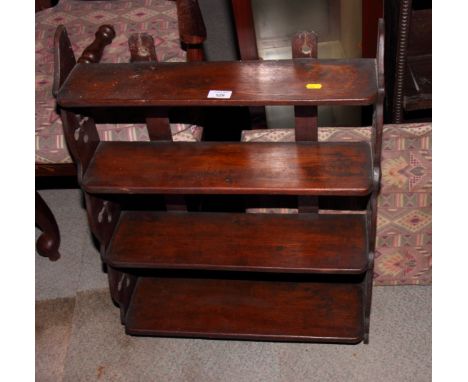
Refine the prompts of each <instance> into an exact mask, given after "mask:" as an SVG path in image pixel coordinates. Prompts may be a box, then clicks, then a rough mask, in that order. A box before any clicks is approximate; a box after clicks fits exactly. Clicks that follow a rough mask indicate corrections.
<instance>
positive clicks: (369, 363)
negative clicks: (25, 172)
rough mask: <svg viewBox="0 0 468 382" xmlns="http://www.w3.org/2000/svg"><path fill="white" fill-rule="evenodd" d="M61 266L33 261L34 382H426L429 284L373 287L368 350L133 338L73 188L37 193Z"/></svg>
mask: <svg viewBox="0 0 468 382" xmlns="http://www.w3.org/2000/svg"><path fill="white" fill-rule="evenodd" d="M41 195H42V196H43V197H44V199H45V200H46V201H47V202H48V203H50V206H51V208H52V210H53V211H54V213H55V214H56V217H57V220H58V223H59V226H60V227H61V229H62V231H61V233H62V245H61V252H62V259H60V260H59V261H58V262H55V263H52V262H49V261H48V260H47V259H44V258H40V257H39V256H37V255H36V379H37V381H228V382H229V381H242V382H243V381H278V382H280V381H281V382H283V381H284V382H290V381H325V382H326V381H350V382H352V381H392V382H399V381H411V382H419V381H421V382H426V381H430V380H431V287H428V286H406V287H405V286H402V287H376V288H375V289H374V297H373V311H372V317H371V333H370V335H371V337H370V344H369V345H362V344H361V345H356V346H344V345H323V344H322V345H321V344H297V343H272V342H253V341H221V340H216V341H214V340H213V341H212V340H193V339H172V338H143V337H130V336H127V335H125V334H124V329H123V327H122V325H121V324H120V320H119V310H118V308H116V307H115V306H114V305H113V304H112V302H111V300H110V297H109V293H108V291H107V289H106V288H107V279H106V275H105V274H104V273H103V272H102V269H101V265H100V261H99V254H98V252H97V250H96V249H95V248H94V246H93V244H92V240H91V238H90V233H89V230H88V228H87V221H86V214H85V211H84V210H83V208H82V204H81V196H80V193H79V191H78V190H53V191H52V190H51V191H43V192H41Z"/></svg>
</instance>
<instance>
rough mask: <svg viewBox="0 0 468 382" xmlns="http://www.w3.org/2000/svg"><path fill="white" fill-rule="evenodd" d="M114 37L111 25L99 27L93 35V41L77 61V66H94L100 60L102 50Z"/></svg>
mask: <svg viewBox="0 0 468 382" xmlns="http://www.w3.org/2000/svg"><path fill="white" fill-rule="evenodd" d="M114 37H115V30H114V27H113V26H112V25H101V26H100V27H99V29H98V30H97V32H96V34H95V39H94V41H93V42H92V43H91V45H89V46H88V47H87V48H86V49H85V50H84V51H83V54H82V55H81V57H80V58H79V59H78V63H79V64H96V63H98V62H99V61H100V60H101V57H102V54H103V53H104V48H105V47H106V46H107V45H109V44H110V43H111V42H112V40H113V39H114Z"/></svg>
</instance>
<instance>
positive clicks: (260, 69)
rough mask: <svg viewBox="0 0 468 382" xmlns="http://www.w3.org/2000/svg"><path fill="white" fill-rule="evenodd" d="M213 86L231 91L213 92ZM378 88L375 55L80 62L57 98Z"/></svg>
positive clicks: (245, 102)
mask: <svg viewBox="0 0 468 382" xmlns="http://www.w3.org/2000/svg"><path fill="white" fill-rule="evenodd" d="M309 84H313V85H312V87H308V85H309ZM316 85H320V87H317V86H316ZM210 90H216V91H230V92H232V94H231V95H230V96H229V97H227V98H226V97H224V98H208V93H209V91H210ZM376 94H377V80H376V63H375V59H364V58H359V59H347V60H332V59H328V60H318V59H297V60H275V61H233V62H192V63H157V64H156V63H132V64H93V65H87V64H78V65H76V66H75V68H74V69H73V70H72V72H71V73H70V75H69V77H68V78H67V79H66V81H65V82H64V84H63V85H62V87H61V89H60V91H59V94H58V96H57V102H58V104H59V105H60V106H62V107H100V106H105V107H113V106H152V107H154V106H203V105H207V106H215V105H218V106H220V105H224V106H256V105H260V106H264V105H323V104H330V105H340V104H343V105H344V104H346V105H370V104H372V103H373V102H374V101H375V100H376Z"/></svg>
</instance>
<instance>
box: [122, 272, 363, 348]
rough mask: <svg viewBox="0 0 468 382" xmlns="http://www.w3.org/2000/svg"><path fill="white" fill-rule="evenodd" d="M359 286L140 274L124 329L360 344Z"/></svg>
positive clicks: (361, 322) (169, 334)
mask: <svg viewBox="0 0 468 382" xmlns="http://www.w3.org/2000/svg"><path fill="white" fill-rule="evenodd" d="M362 291H363V290H362V284H360V283H325V282H307V281H302V282H300V281H299V282H298V281H295V282H293V281H258V280H235V279H227V280H222V279H203V278H164V277H153V278H151V277H142V278H139V280H138V281H137V285H136V287H135V290H134V292H133V295H132V299H131V302H130V305H129V308H128V311H127V314H126V319H125V326H126V331H127V333H129V334H134V335H156V336H179V337H200V338H234V339H250V340H274V341H314V342H341V343H358V342H360V341H361V340H362V336H363V292H362Z"/></svg>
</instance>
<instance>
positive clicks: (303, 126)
mask: <svg viewBox="0 0 468 382" xmlns="http://www.w3.org/2000/svg"><path fill="white" fill-rule="evenodd" d="M291 45H292V57H293V59H294V58H317V35H316V34H315V33H314V32H299V33H296V34H295V35H294V36H293V38H292V41H291ZM304 86H305V85H304ZM311 91H313V90H311ZM294 116H295V136H296V142H300V141H313V142H317V141H318V126H317V106H294ZM297 204H298V208H299V213H317V212H318V210H319V205H318V197H316V196H300V197H299V198H298V200H297Z"/></svg>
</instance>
